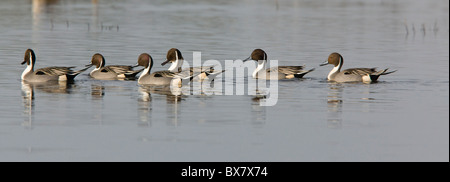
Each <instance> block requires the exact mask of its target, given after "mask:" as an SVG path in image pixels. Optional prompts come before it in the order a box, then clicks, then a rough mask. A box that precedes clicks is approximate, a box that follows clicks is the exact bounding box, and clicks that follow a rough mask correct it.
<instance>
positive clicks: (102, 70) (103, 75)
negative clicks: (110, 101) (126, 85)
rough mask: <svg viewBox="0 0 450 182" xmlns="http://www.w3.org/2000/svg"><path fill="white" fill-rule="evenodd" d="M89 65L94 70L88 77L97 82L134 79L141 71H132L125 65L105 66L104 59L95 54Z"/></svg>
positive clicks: (130, 67) (131, 67) (131, 68)
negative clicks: (93, 66) (97, 80)
mask: <svg viewBox="0 0 450 182" xmlns="http://www.w3.org/2000/svg"><path fill="white" fill-rule="evenodd" d="M90 65H95V69H94V70H92V71H91V73H89V75H90V76H91V77H92V78H94V79H99V80H115V79H134V78H135V77H136V75H137V74H138V73H139V72H141V71H142V70H143V69H140V70H133V67H134V66H125V65H108V66H105V58H104V57H103V55H101V54H100V53H95V54H94V55H93V56H92V60H91V64H90Z"/></svg>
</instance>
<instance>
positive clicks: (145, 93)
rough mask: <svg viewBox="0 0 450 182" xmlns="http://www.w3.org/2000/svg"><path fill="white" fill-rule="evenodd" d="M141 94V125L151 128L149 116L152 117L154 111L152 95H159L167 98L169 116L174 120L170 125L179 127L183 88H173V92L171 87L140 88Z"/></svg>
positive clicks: (139, 109) (139, 102)
mask: <svg viewBox="0 0 450 182" xmlns="http://www.w3.org/2000/svg"><path fill="white" fill-rule="evenodd" d="M139 92H140V94H141V97H140V99H139V101H138V104H139V106H138V107H139V108H138V112H139V113H138V114H139V118H140V120H141V123H140V125H143V126H151V119H150V118H149V116H151V115H150V112H151V111H152V107H151V101H152V97H151V94H159V95H165V96H166V102H167V115H168V116H170V117H171V118H172V119H171V120H170V124H171V125H175V126H178V115H179V113H178V103H179V102H181V101H182V100H184V97H183V95H182V92H181V88H173V89H172V90H171V89H170V87H169V86H164V87H161V86H140V87H139Z"/></svg>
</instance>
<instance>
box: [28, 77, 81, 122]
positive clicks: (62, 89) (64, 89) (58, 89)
mask: <svg viewBox="0 0 450 182" xmlns="http://www.w3.org/2000/svg"><path fill="white" fill-rule="evenodd" d="M72 84H73V83H70V82H46V83H29V82H26V81H22V87H21V89H22V101H23V105H24V112H23V113H24V114H25V115H26V118H25V121H24V122H23V123H22V125H23V126H24V127H26V128H29V129H32V128H33V117H34V108H35V103H34V98H35V89H36V90H39V91H43V92H46V93H64V94H69V93H71V87H72Z"/></svg>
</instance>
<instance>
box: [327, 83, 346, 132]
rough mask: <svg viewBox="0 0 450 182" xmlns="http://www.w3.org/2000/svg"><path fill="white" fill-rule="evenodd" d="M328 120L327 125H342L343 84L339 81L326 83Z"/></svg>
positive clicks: (330, 126) (333, 126) (337, 126)
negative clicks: (327, 90) (327, 89)
mask: <svg viewBox="0 0 450 182" xmlns="http://www.w3.org/2000/svg"><path fill="white" fill-rule="evenodd" d="M328 88H329V92H328V101H327V103H328V112H327V115H328V121H327V127H329V128H341V127H342V103H343V101H342V91H343V86H342V84H339V83H328Z"/></svg>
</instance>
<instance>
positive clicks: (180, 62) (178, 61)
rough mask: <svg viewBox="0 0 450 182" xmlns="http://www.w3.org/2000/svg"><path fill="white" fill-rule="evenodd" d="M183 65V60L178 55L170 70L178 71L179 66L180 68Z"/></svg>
mask: <svg viewBox="0 0 450 182" xmlns="http://www.w3.org/2000/svg"><path fill="white" fill-rule="evenodd" d="M181 65H183V60H182V59H178V56H177V59H176V60H175V62H173V63H172V65H170V67H169V71H170V72H178V68H180V67H181Z"/></svg>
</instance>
